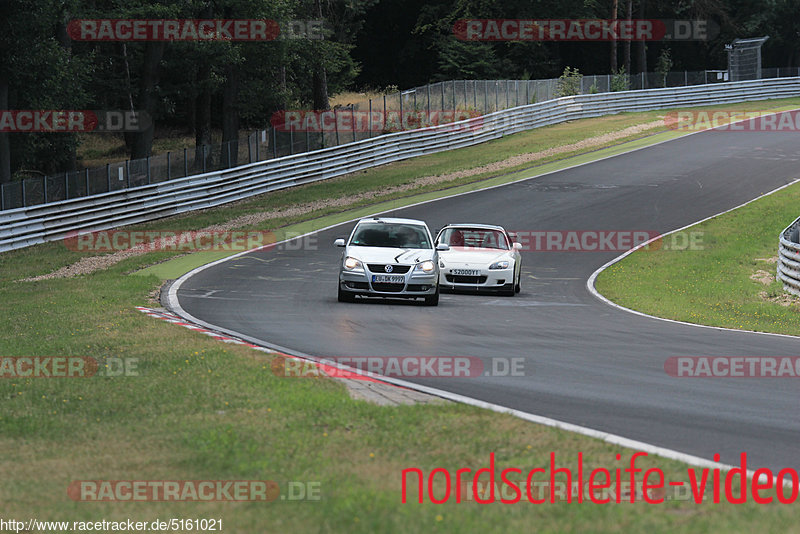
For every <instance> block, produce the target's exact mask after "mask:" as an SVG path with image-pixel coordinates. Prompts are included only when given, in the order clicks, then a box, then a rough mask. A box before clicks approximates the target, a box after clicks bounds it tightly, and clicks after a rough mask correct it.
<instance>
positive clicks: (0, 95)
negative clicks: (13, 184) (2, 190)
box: [0, 71, 11, 184]
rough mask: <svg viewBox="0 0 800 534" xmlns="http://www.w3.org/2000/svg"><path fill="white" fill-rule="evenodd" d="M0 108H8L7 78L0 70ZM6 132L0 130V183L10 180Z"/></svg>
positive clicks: (9, 160) (8, 148) (9, 146)
mask: <svg viewBox="0 0 800 534" xmlns="http://www.w3.org/2000/svg"><path fill="white" fill-rule="evenodd" d="M0 109H8V79H7V78H6V77H5V74H4V73H3V72H2V71H0ZM8 135H9V134H8V132H0V184H4V183H6V182H10V181H11V143H10V142H9V138H8Z"/></svg>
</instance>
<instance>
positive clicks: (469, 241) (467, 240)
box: [439, 228, 509, 250]
mask: <svg viewBox="0 0 800 534" xmlns="http://www.w3.org/2000/svg"><path fill="white" fill-rule="evenodd" d="M439 243H443V244H445V245H450V246H451V247H474V248H495V249H500V250H508V248H509V247H508V240H506V236H505V234H503V232H501V231H500V230H487V229H483V228H445V229H444V230H443V231H442V234H441V235H440V236H439Z"/></svg>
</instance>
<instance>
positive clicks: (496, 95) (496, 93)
mask: <svg viewBox="0 0 800 534" xmlns="http://www.w3.org/2000/svg"><path fill="white" fill-rule="evenodd" d="M499 87H500V81H499V80H495V81H494V110H495V111H499V110H500V94H499V93H500V92H499V91H498V89H499Z"/></svg>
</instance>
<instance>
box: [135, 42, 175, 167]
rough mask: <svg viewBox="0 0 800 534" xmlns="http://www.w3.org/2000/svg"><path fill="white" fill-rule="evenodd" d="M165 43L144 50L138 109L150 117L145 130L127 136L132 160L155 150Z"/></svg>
mask: <svg viewBox="0 0 800 534" xmlns="http://www.w3.org/2000/svg"><path fill="white" fill-rule="evenodd" d="M165 44H166V43H164V42H152V41H151V42H148V43H146V44H145V48H144V60H143V63H142V73H141V78H140V81H139V98H138V99H137V100H138V105H137V107H138V109H139V110H140V111H144V112H145V113H147V114H148V115H149V116H150V120H149V121H147V126H146V128H145V129H144V130H142V131H138V132H129V133H127V134H126V135H125V141H126V143H127V144H128V148H129V149H130V152H131V159H132V160H133V159H142V158H146V157H148V156H149V155H150V154H151V153H152V150H153V134H154V132H155V120H154V118H153V117H155V112H156V105H157V104H158V95H157V94H156V86H157V85H158V70H159V65H160V63H161V58H162V57H163V55H164V47H165Z"/></svg>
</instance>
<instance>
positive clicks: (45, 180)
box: [42, 176, 47, 204]
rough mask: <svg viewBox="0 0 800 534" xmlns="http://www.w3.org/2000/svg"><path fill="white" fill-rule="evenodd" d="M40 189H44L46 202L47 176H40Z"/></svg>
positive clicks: (45, 200) (45, 201)
mask: <svg viewBox="0 0 800 534" xmlns="http://www.w3.org/2000/svg"><path fill="white" fill-rule="evenodd" d="M42 190H43V191H44V203H45V204H47V176H42Z"/></svg>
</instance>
